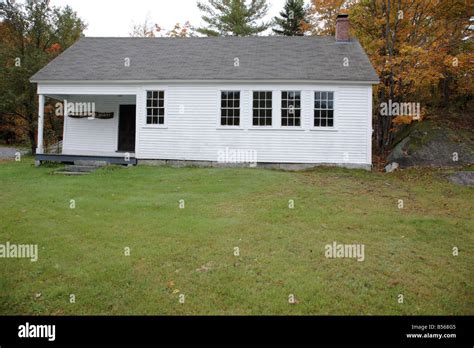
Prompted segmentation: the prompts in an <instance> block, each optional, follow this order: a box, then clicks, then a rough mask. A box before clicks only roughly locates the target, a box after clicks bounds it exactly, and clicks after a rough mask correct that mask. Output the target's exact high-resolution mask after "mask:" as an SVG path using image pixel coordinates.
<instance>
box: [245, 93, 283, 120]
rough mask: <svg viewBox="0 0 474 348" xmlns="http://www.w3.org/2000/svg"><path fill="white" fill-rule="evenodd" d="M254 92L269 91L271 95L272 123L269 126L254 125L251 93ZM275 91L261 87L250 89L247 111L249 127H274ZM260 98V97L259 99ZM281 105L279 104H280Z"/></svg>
mask: <svg viewBox="0 0 474 348" xmlns="http://www.w3.org/2000/svg"><path fill="white" fill-rule="evenodd" d="M254 92H257V93H258V92H265V93H268V92H270V93H271V96H272V102H271V107H270V108H271V110H272V124H271V125H270V126H267V125H265V126H258V125H257V126H255V125H254V124H253V109H254V108H253V94H254ZM274 92H275V91H274V90H272V89H269V88H261V89H253V90H250V113H249V117H250V121H249V127H250V129H274V128H275V119H276V117H275V107H274V106H275V105H274V103H275V93H274ZM259 100H260V99H259ZM280 105H281V104H280Z"/></svg>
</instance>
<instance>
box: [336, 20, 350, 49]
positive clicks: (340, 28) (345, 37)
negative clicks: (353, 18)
mask: <svg viewBox="0 0 474 348" xmlns="http://www.w3.org/2000/svg"><path fill="white" fill-rule="evenodd" d="M349 26H350V23H349V15H348V14H345V13H340V14H338V15H337V18H336V41H338V42H339V41H341V42H347V41H349Z"/></svg>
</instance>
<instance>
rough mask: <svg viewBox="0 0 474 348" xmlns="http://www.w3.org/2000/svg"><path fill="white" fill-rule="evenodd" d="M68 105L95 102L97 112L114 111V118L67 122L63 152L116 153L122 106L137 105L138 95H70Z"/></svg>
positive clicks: (76, 119)
mask: <svg viewBox="0 0 474 348" xmlns="http://www.w3.org/2000/svg"><path fill="white" fill-rule="evenodd" d="M66 100H67V101H68V102H90V103H95V111H97V112H113V113H114V117H113V118H112V119H88V118H71V117H66V118H65V119H64V134H63V153H65V154H78V155H80V154H84V155H86V154H100V153H107V154H109V153H114V152H115V151H116V150H117V141H118V112H119V104H135V96H121V97H118V96H104V95H102V96H96V95H90V96H77V95H76V96H69V98H68V99H66Z"/></svg>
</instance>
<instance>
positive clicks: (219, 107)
mask: <svg viewBox="0 0 474 348" xmlns="http://www.w3.org/2000/svg"><path fill="white" fill-rule="evenodd" d="M222 92H239V125H238V126H234V125H232V126H226V125H222V123H221V118H222ZM242 100H243V91H242V90H241V89H236V88H229V89H220V90H219V91H218V96H217V110H218V111H217V129H234V130H235V129H244V128H243V123H244V118H243V115H242V110H243V108H242Z"/></svg>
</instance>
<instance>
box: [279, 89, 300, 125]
mask: <svg viewBox="0 0 474 348" xmlns="http://www.w3.org/2000/svg"><path fill="white" fill-rule="evenodd" d="M281 126H282V127H301V91H282V92H281Z"/></svg>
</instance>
